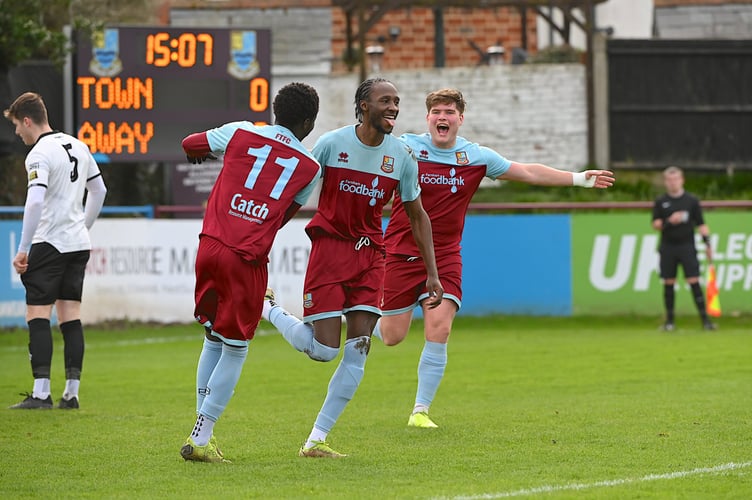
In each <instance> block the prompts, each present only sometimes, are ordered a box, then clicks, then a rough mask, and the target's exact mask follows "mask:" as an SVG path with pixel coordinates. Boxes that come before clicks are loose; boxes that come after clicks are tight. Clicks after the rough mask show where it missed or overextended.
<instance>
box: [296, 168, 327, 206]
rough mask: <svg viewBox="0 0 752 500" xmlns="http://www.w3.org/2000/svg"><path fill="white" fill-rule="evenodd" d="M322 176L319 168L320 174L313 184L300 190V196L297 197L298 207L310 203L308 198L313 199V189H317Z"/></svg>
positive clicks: (312, 181) (310, 183)
mask: <svg viewBox="0 0 752 500" xmlns="http://www.w3.org/2000/svg"><path fill="white" fill-rule="evenodd" d="M320 176H321V168H319V173H318V175H316V176H315V177H314V178H313V180H311V182H309V183H308V185H307V186H306V187H304V188H303V189H301V190H300V192H298V194H297V195H296V196H295V203H297V204H298V205H305V204H306V202H307V201H308V198H310V197H311V193H313V189H314V188H315V187H316V184H318V182H319V177H320Z"/></svg>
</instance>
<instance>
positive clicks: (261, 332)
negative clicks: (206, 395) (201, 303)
mask: <svg viewBox="0 0 752 500" xmlns="http://www.w3.org/2000/svg"><path fill="white" fill-rule="evenodd" d="M276 333H277V331H276V330H272V329H268V330H267V329H258V330H256V336H257V337H265V336H267V335H274V334H276ZM113 335H117V333H113ZM125 335H127V334H125ZM203 337H204V336H203V335H202V334H201V332H200V331H197V333H196V334H195V335H182V336H180V337H146V338H143V339H130V340H129V339H123V340H105V341H101V342H100V341H96V342H91V343H89V342H87V343H86V349H87V350H89V349H98V348H102V347H113V346H115V347H124V346H134V345H147V344H169V343H173V342H196V341H198V342H201V339H203ZM60 345H62V342H60ZM28 350H29V348H28V346H25V345H24V346H6V347H3V348H0V351H4V352H21V351H24V352H27V351H28Z"/></svg>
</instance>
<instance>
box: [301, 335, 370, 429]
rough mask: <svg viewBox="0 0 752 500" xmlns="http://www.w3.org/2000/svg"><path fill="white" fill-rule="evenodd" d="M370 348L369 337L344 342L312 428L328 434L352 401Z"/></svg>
mask: <svg viewBox="0 0 752 500" xmlns="http://www.w3.org/2000/svg"><path fill="white" fill-rule="evenodd" d="M370 347H371V339H370V338H369V337H356V338H354V339H349V340H347V341H346V342H345V353H344V355H343V356H342V360H341V361H340V362H339V366H337V369H336V370H335V371H334V375H332V378H331V380H330V381H329V390H328V391H327V393H326V399H325V400H324V405H323V406H322V407H321V411H320V412H319V414H318V416H317V417H316V422H315V423H314V427H316V428H318V429H321V430H323V431H324V432H326V433H329V432H330V431H331V430H332V427H334V424H335V423H336V422H337V419H338V418H339V416H340V415H341V414H342V411H343V410H344V409H345V406H347V403H348V402H349V401H350V400H351V399H352V397H353V395H354V394H355V391H356V390H357V389H358V386H359V385H360V381H361V380H363V372H364V370H365V366H366V359H367V356H368V350H369V348H370Z"/></svg>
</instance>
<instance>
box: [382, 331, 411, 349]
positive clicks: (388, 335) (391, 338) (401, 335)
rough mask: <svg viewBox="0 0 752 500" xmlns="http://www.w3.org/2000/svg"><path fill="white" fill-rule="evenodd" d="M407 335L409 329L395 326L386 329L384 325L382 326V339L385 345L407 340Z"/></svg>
mask: <svg viewBox="0 0 752 500" xmlns="http://www.w3.org/2000/svg"><path fill="white" fill-rule="evenodd" d="M406 336H407V331H406V330H405V331H402V330H399V329H395V328H390V329H385V328H384V327H383V326H382V327H381V339H382V340H383V341H384V345H386V346H394V345H397V344H399V343H400V342H402V341H403V340H405V337H406Z"/></svg>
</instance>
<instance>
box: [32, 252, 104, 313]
mask: <svg viewBox="0 0 752 500" xmlns="http://www.w3.org/2000/svg"><path fill="white" fill-rule="evenodd" d="M89 253H90V252H89V250H81V251H78V252H67V253H60V252H58V251H57V249H56V248H55V247H54V246H52V245H50V244H49V243H34V244H33V245H31V250H29V267H28V268H27V270H26V272H25V273H23V274H22V275H21V282H22V283H23V284H24V287H25V288H26V304H27V305H30V306H46V305H50V304H54V303H55V301H56V300H58V299H61V300H75V301H78V302H81V294H82V292H83V288H84V274H85V273H86V263H87V262H88V261H89Z"/></svg>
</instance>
